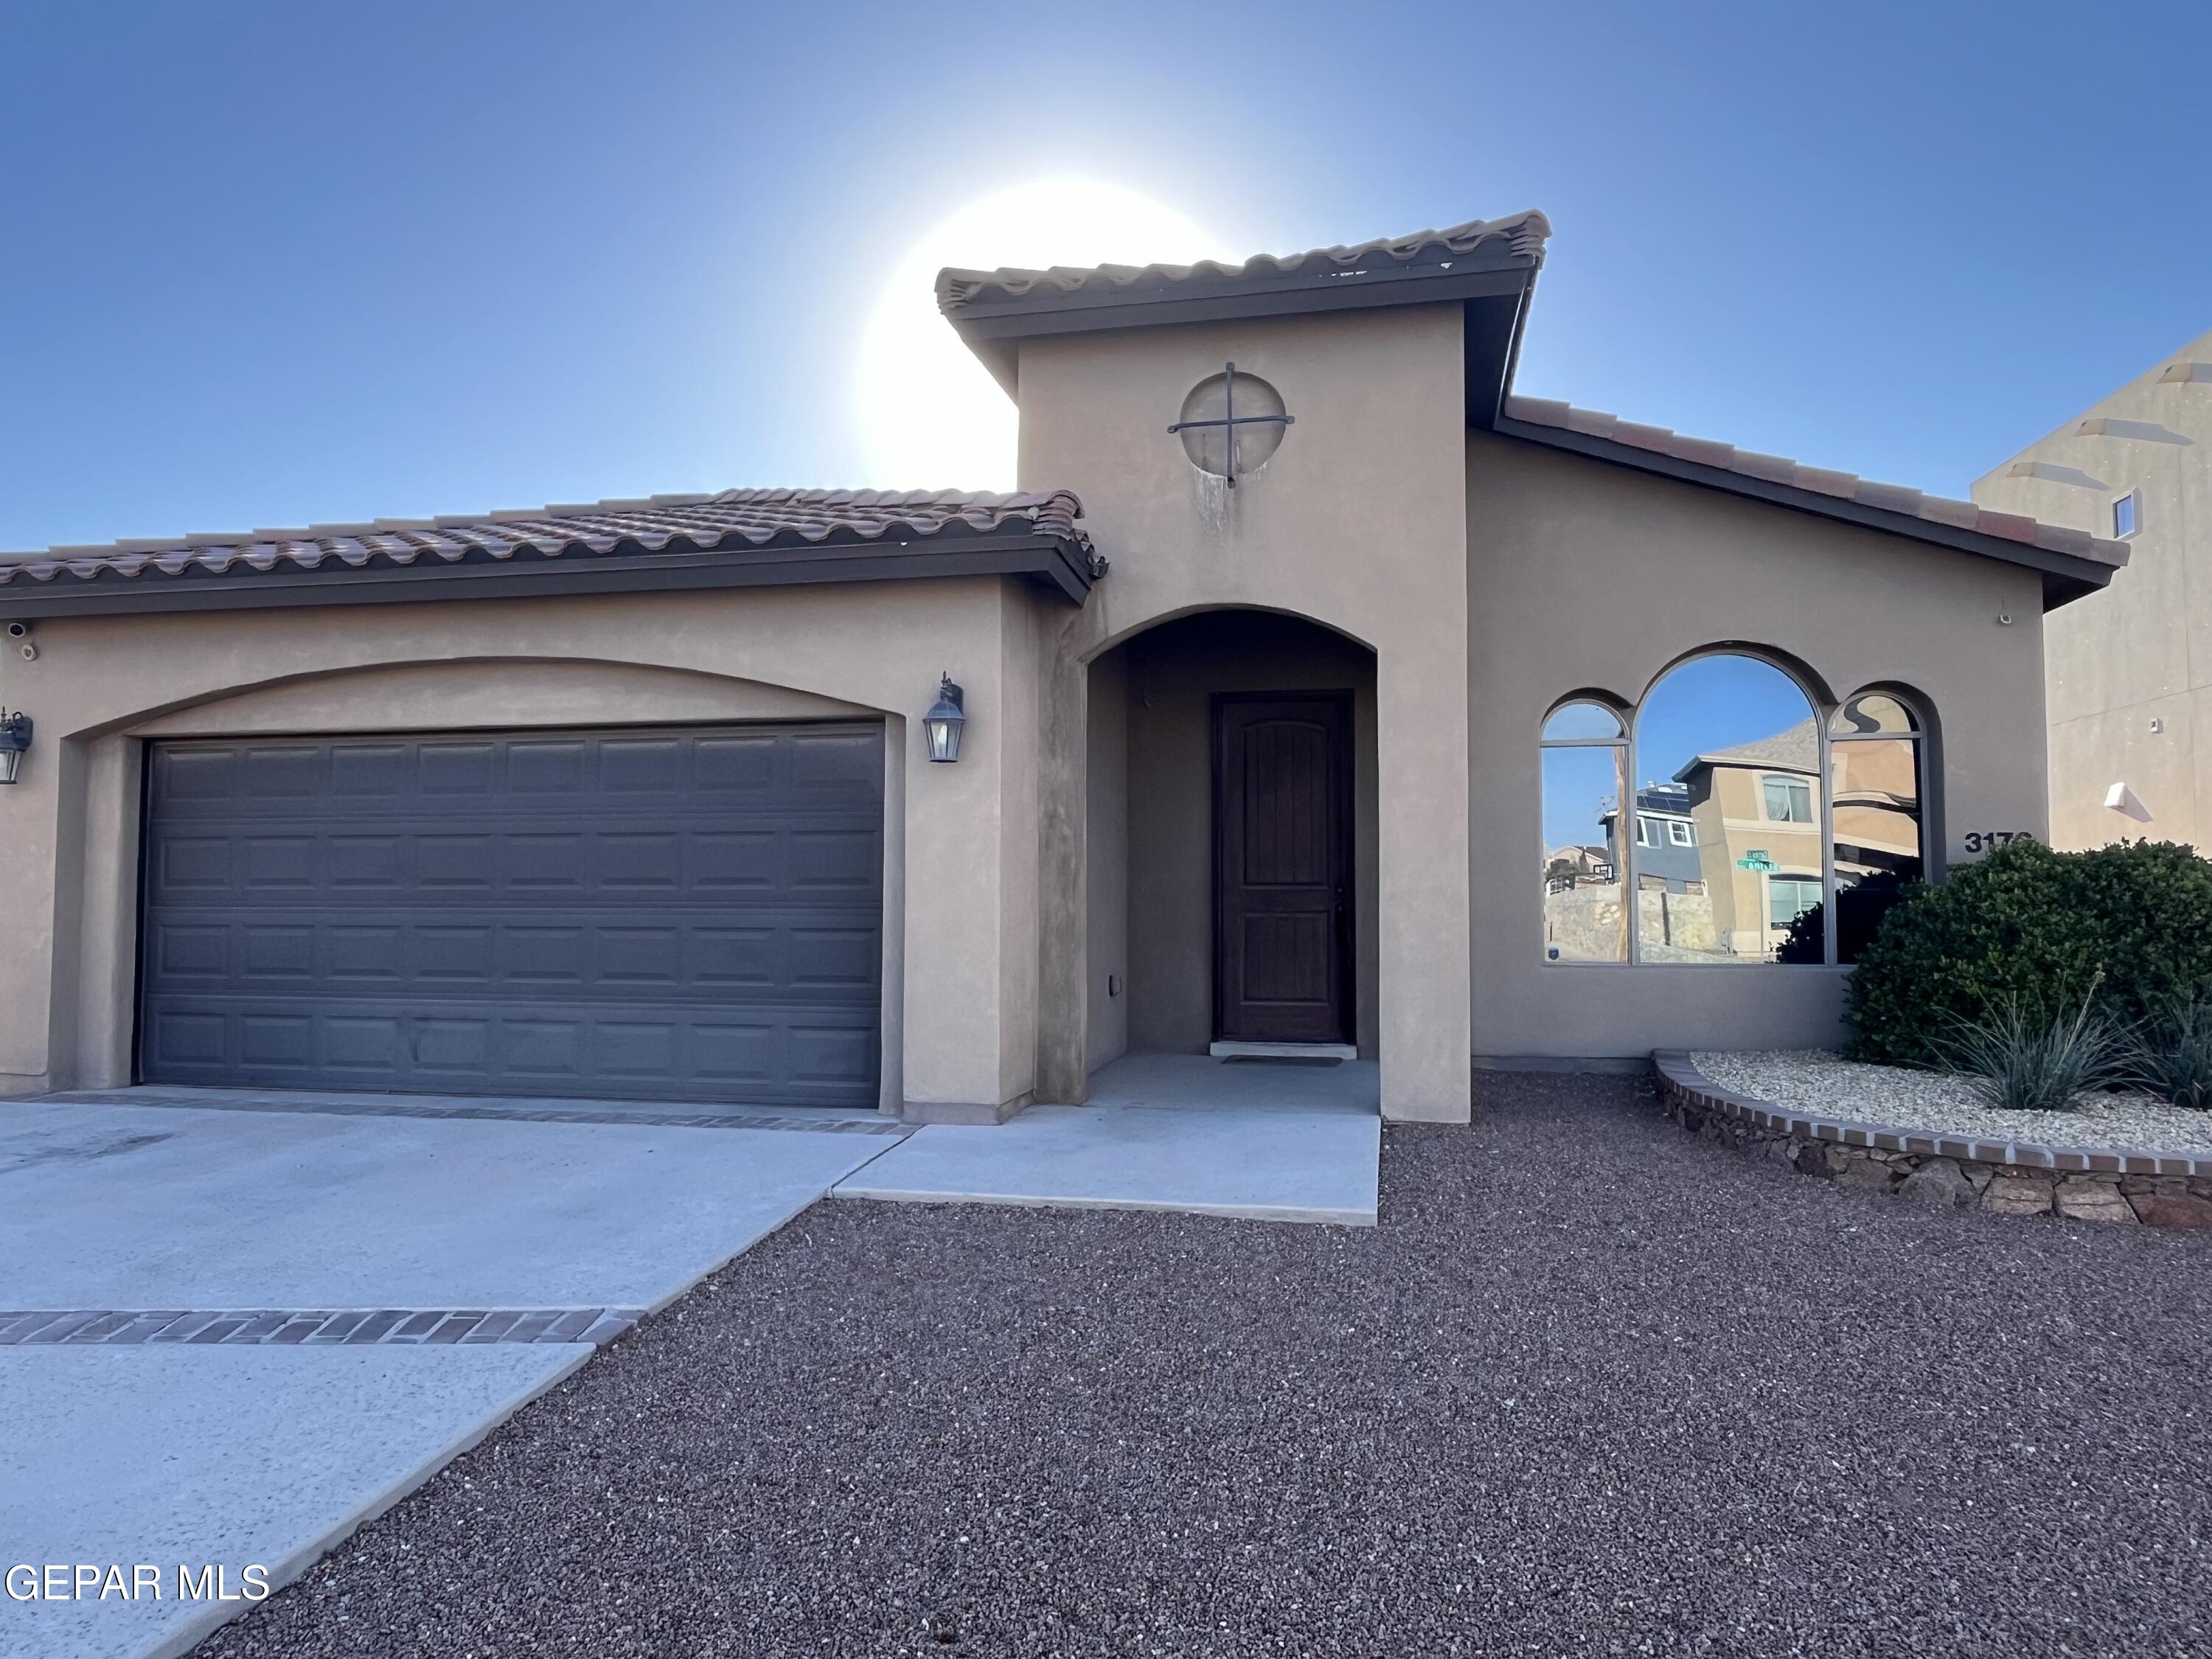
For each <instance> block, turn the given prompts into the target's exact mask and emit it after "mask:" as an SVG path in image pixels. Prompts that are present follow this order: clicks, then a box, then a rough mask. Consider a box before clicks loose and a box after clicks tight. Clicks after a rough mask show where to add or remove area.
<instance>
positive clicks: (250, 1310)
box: [0, 1090, 904, 1659]
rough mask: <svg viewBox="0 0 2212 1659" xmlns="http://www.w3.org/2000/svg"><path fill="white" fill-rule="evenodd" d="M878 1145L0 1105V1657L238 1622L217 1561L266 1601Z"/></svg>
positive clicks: (728, 1133) (770, 1120)
mask: <svg viewBox="0 0 2212 1659" xmlns="http://www.w3.org/2000/svg"><path fill="white" fill-rule="evenodd" d="M903 1133H904V1132H903V1131H902V1130H901V1129H900V1128H899V1127H897V1126H896V1125H893V1124H890V1123H887V1122H885V1121H883V1120H881V1119H879V1118H876V1117H873V1116H872V1115H865V1114H839V1113H815V1112H810V1113H769V1112H760V1111H743V1112H740V1111H735V1110H732V1111H730V1112H723V1113H716V1112H702V1111H700V1110H698V1109H695V1108H684V1107H671V1108H666V1109H652V1108H644V1109H640V1108H636V1107H632V1106H628V1105H619V1106H606V1107H594V1106H592V1105H590V1104H588V1103H576V1102H561V1103H551V1102H546V1103H511V1102H509V1103H485V1102H471V1101H437V1100H426V1099H420V1098H416V1099H409V1100H405V1101H391V1100H382V1099H379V1098H378V1097H270V1096H258V1095H251V1094H240V1095H224V1094H220V1093H215V1092H212V1091H177V1090H169V1091H160V1090H129V1091H118V1092H114V1093H108V1094H99V1095H78V1096H59V1097H49V1098H47V1099H45V1100H41V1101H36V1102H27V1103H21V1102H19V1103H0V1423H4V1424H5V1425H7V1426H8V1432H7V1434H6V1435H5V1437H4V1438H0V1569H11V1570H12V1569H15V1568H18V1567H23V1568H36V1569H39V1570H40V1572H39V1573H38V1574H37V1575H30V1574H27V1573H24V1572H15V1571H11V1572H10V1574H9V1581H8V1595H7V1596H6V1597H5V1598H4V1599H0V1651H4V1652H6V1653H8V1654H9V1655H11V1656H22V1659H30V1656H40V1659H46V1656H54V1659H59V1656H70V1659H90V1656H148V1655H166V1654H173V1653H179V1652H182V1651H184V1650H185V1649H186V1648H189V1647H190V1646H191V1644H193V1643H194V1642H195V1641H196V1640H197V1639H198V1638H199V1637H200V1636H202V1635H204V1633H205V1632H207V1631H208V1630H209V1629H210V1628H212V1627H213V1626H215V1625H216V1624H219V1623H221V1622H222V1620H225V1619H227V1618H228V1617H230V1616H232V1615H233V1614H234V1613H237V1612H239V1611H240V1610H241V1608H242V1607H245V1606H246V1605H248V1603H247V1602H246V1601H241V1600H235V1599H234V1600H230V1601H223V1600H222V1599H220V1597H221V1595H222V1593H223V1591H225V1590H226V1589H227V1590H228V1593H229V1594H230V1595H232V1596H233V1597H237V1596H239V1595H241V1594H242V1593H243V1592H244V1591H245V1589H246V1587H247V1585H248V1584H249V1583H252V1582H253V1581H250V1580H249V1579H248V1578H247V1577H246V1568H247V1567H249V1566H258V1567H261V1568H264V1569H265V1570H266V1572H265V1576H266V1580H267V1582H268V1583H270V1584H276V1583H283V1582H284V1581H285V1580H286V1579H287V1578H289V1577H291V1576H292V1575H293V1574H295V1573H296V1572H297V1571H300V1570H301V1568H302V1567H304V1566H305V1565H307V1564H308V1563H309V1562H311V1561H313V1559H315V1558H316V1557H318V1556H319V1555H320V1554H321V1553H323V1552H324V1551H325V1549H327V1548H328V1547H330V1545H331V1543H332V1542H334V1541H336V1540H337V1539H338V1538H340V1537H342V1536H343V1535H344V1534H345V1533H347V1532H348V1531H349V1530H350V1529H351V1528H353V1527H355V1526H356V1525H357V1524H358V1523H359V1522H361V1521H362V1519H363V1518H364V1517H366V1516H371V1515H374V1514H376V1513H378V1512H379V1511H380V1510H383V1509H384V1508H386V1507H387V1506H388V1505H389V1504H392V1503H393V1502H394V1501H396V1500H397V1499H398V1498H400V1497H401V1496H403V1495H404V1493H406V1492H409V1491H410V1490H412V1489H413V1488H414V1487H415V1486H417V1485H419V1484H420V1483H421V1482H422V1480H424V1479H426V1478H427V1477H428V1475H429V1474H431V1473H432V1472H434V1471H435V1469H436V1468H439V1467H440V1466H441V1465H442V1464H443V1463H445V1462H447V1460H448V1459H450V1458H451V1457H453V1455H455V1454H456V1453H457V1452H459V1451H460V1450H462V1449H465V1448H466V1447H467V1446H469V1445H470V1444H471V1443H474V1441H475V1440H477V1438H478V1437H481V1436H482V1435H483V1434H484V1433H485V1432H486V1431H489V1429H490V1428H491V1427H492V1426H493V1425H495V1424H497V1423H498V1422H500V1421H501V1420H502V1419H505V1418H506V1417H507V1416H508V1415H509V1414H510V1413H513V1411H514V1410H515V1409H516V1408H517V1407H520V1405H522V1404H523V1403H524V1402H525V1401H528V1400H530V1399H532V1397H534V1396H535V1395H538V1394H539V1393H542V1392H543V1391H544V1389H548V1388H550V1387H551V1386H552V1385H553V1384H555V1383H557V1382H559V1381H560V1380H561V1379H562V1377H563V1376H566V1375H567V1374H568V1372H569V1371H571V1370H574V1368H575V1367H576V1366H578V1365H579V1364H582V1363H583V1361H584V1360H585V1359H586V1358H587V1357H588V1356H589V1355H590V1354H591V1352H592V1348H593V1346H595V1345H596V1344H597V1343H599V1342H601V1341H604V1340H608V1339H609V1338H610V1337H611V1336H612V1335H614V1334H619V1332H620V1331H621V1330H623V1329H624V1328H627V1326H628V1324H629V1322H630V1321H632V1320H634V1319H635V1317H637V1316H638V1315H639V1314H641V1313H642V1312H645V1311H649V1310H653V1309H654V1308H657V1307H659V1306H660V1305H662V1304H665V1303H667V1302H669V1301H671V1300H672V1299H673V1298H674V1297H677V1296H678V1294H680V1293H681V1292H682V1291H684V1290H685V1289H687V1288H688V1287H689V1286H690V1285H692V1284H694V1283H696V1281H697V1280H698V1279H701V1278H702V1277H704V1276H705V1275H706V1274H708V1273H711V1272H712V1271H713V1270H714V1268H715V1267H718V1266H720V1264H721V1263H723V1262H725V1261H728V1260H729V1259H730V1258H731V1257H732V1256H733V1255H737V1254H738V1253H739V1252H740V1251H742V1250H744V1249H745V1248H746V1247H747V1246H749V1245H750V1244H751V1243H754V1242H755V1241H756V1240H757V1239H759V1238H760V1237H763V1235H764V1234H766V1233H768V1232H769V1231H772V1230H774V1229H775V1227H777V1226H779V1225H781V1224H782V1223H783V1222H784V1221H786V1220H787V1219H788V1218H790V1217H792V1216H793V1215H795V1214H796V1213H798V1212H799V1211H800V1210H803V1209H805V1207H806V1206H808V1205H810V1204H811V1203H812V1202H813V1201H814V1200H816V1199H817V1198H819V1197H820V1196H821V1195H822V1194H823V1193H824V1192H826V1191H827V1190H828V1189H829V1188H830V1187H832V1186H833V1185H835V1184H836V1182H838V1181H840V1180H842V1178H844V1177H845V1176H848V1175H849V1174H851V1173H853V1172H854V1170H858V1169H859V1168H860V1167H861V1166H862V1165H864V1164H866V1163H867V1162H868V1161H869V1160H870V1159H872V1158H874V1157H875V1156H876V1155H877V1154H878V1153H880V1152H884V1151H885V1150H886V1149H887V1148H889V1147H890V1146H895V1145H896V1144H897V1141H898V1140H899V1139H900V1138H901V1137H902V1134H903ZM49 1566H55V1567H64V1568H66V1569H68V1571H66V1572H65V1573H64V1574H63V1575H61V1578H60V1579H59V1580H56V1579H54V1578H53V1577H52V1575H48V1574H46V1572H45V1569H46V1568H47V1567H49ZM210 1566H211V1567H214V1568H216V1569H217V1570H218V1573H217V1576H216V1578H215V1579H214V1581H213V1583H211V1584H210V1583H209V1581H208V1580H207V1579H206V1578H205V1577H204V1576H203V1575H202V1569H204V1568H205V1567H210ZM111 1567H116V1568H119V1569H120V1570H121V1571H120V1572H119V1574H110V1573H109V1571H108V1569H109V1568H111ZM87 1568H92V1569H96V1570H97V1582H96V1583H94V1582H92V1581H89V1580H88V1579H87V1577H86V1575H85V1571H84V1569H87ZM135 1569H145V1570H147V1571H145V1572H142V1573H137V1574H136V1575H135V1576H134V1570H135ZM179 1569H185V1570H186V1574H185V1583H184V1584H183V1585H182V1586H181V1587H180V1584H179ZM33 1584H35V1586H36V1588H35V1589H33ZM58 1584H62V1585H65V1588H64V1589H62V1593H61V1595H59V1597H58V1599H49V1596H50V1595H52V1593H53V1591H54V1590H55V1589H56V1588H57V1585H58ZM156 1589H158V1598H157V1596H156V1595H155V1591H156ZM203 1589H205V1590H207V1591H208V1595H206V1596H204V1597H201V1596H199V1595H197V1592H199V1591H201V1590H203ZM103 1591H105V1592H106V1593H105V1594H104V1595H103V1594H102V1592H103ZM27 1592H28V1593H27Z"/></svg>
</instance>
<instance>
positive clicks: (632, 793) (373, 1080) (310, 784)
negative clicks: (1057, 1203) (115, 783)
mask: <svg viewBox="0 0 2212 1659" xmlns="http://www.w3.org/2000/svg"><path fill="white" fill-rule="evenodd" d="M883 763H884V753H883V730H882V728H881V727H880V726H872V725H813V724H793V725H781V726H733V727H724V728H698V729H690V728H686V729H683V730H676V731H657V732H641V731H635V730H617V731H606V732H513V733H469V734H465V735H439V736H423V737H361V738H332V739H305V738H300V739H292V738H287V739H258V740H236V741H202V742H189V743H169V744H156V745H155V746H154V748H153V751H152V755H151V758H150V762H149V777H148V793H147V802H148V805H147V839H146V873H145V916H144V930H143V937H144V950H143V1006H142V1012H141V1018H140V1053H141V1067H142V1070H143V1074H144V1075H145V1077H146V1079H147V1080H148V1081H149V1082H156V1083H188V1084H210V1085H240V1086H255V1087H280V1088H281V1087H299V1088H320V1089H391V1090H402V1091H416V1092H430V1093H468V1094H490V1095H505V1096H590V1097H606V1098H631V1099H649V1100H703V1101H714V1102H739V1103H762V1104H818V1105H836V1106H873V1105H875V1104H876V1103H877V1079H878V1045H879V1038H878V1029H879V1024H878V1010H879V1006H880V999H881V964H882V940H883Z"/></svg>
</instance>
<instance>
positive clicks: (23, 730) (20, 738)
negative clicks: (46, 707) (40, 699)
mask: <svg viewBox="0 0 2212 1659" xmlns="http://www.w3.org/2000/svg"><path fill="white" fill-rule="evenodd" d="M30 746H31V717H30V716H29V715H28V714H9V712H8V711H7V710H6V709H4V708H0V784H7V783H13V782H15V775H16V774H17V773H18V772H20V771H21V770H22V767H23V751H24V750H27V749H28V748H29V747H30Z"/></svg>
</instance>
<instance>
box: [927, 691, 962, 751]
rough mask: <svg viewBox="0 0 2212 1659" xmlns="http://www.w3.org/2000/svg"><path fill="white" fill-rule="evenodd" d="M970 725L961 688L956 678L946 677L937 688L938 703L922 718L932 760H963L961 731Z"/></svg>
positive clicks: (931, 706)
mask: <svg viewBox="0 0 2212 1659" xmlns="http://www.w3.org/2000/svg"><path fill="white" fill-rule="evenodd" d="M967 724H968V716H967V715H965V714H963V713H961V693H960V688H959V687H958V686H957V685H955V684H953V683H952V676H951V675H950V674H947V675H945V676H944V678H943V680H942V683H941V684H939V686H938V688H937V701H936V702H934V703H933V704H931V705H930V709H929V712H928V713H927V714H924V715H923V716H922V717H921V729H922V732H923V733H924V734H925V735H926V736H927V738H928V739H929V757H930V759H932V760H933V761H957V760H958V759H959V758H960V728H961V727H963V726H965V725H967Z"/></svg>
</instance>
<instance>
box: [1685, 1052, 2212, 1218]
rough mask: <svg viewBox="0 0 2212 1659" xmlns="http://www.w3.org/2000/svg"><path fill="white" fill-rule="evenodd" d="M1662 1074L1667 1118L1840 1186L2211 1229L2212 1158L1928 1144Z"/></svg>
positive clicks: (1947, 1140) (1961, 1204)
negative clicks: (1787, 1108)
mask: <svg viewBox="0 0 2212 1659" xmlns="http://www.w3.org/2000/svg"><path fill="white" fill-rule="evenodd" d="M1651 1066H1652V1070H1653V1071H1654V1072H1655V1073H1656V1074H1657V1076H1658V1080H1659V1094H1660V1098H1661V1099H1662V1101H1663V1102H1664V1103H1665V1106H1666V1110H1667V1115H1668V1116H1669V1117H1671V1118H1673V1119H1674V1121H1676V1122H1678V1123H1680V1124H1681V1125H1682V1126H1683V1127H1685V1128H1687V1129H1690V1130H1692V1131H1694V1132H1696V1133H1699V1134H1701V1135H1703V1136H1705V1138H1706V1139H1713V1140H1724V1141H1727V1142H1728V1143H1729V1144H1730V1145H1731V1146H1735V1148H1736V1149H1737V1150H1739V1151H1741V1152H1753V1153H1757V1154H1759V1155H1760V1156H1763V1157H1765V1158H1771V1159H1773V1160H1774V1161H1775V1162H1777V1163H1781V1164H1788V1165H1790V1167H1791V1168H1792V1169H1795V1170H1798V1171H1799V1172H1801V1173H1802V1174H1807V1175H1818V1176H1825V1177H1826V1178H1827V1179H1829V1180H1831V1181H1834V1182H1838V1184H1840V1185H1844V1186H1848V1187H1855V1188H1861V1189H1863V1190H1867V1191H1874V1192H1891V1193H1897V1194H1899V1195H1901V1196H1904V1197H1908V1198H1912V1199H1915V1200H1919V1201H1922V1202H1923V1203H1927V1204H1929V1205H1932V1206H1936V1207H1954V1208H1965V1207H1967V1206H1970V1205H1972V1206H1977V1207H1979V1208H1981V1209H1984V1210H1990V1211H1994V1212H1998V1213H2001V1214H2006V1215H2045V1214H2050V1213H2052V1212H2056V1213H2057V1214H2060V1215H2065V1216H2070V1217H2073V1218H2076V1219H2080V1220H2096V1221H2140V1222H2144V1223H2147V1224H2148V1225H2152V1226H2163V1227H2203V1228H2212V1155H2202V1156H2190V1155H2184V1154H2179V1153H2172V1152H2140V1151H2134V1150H2130V1149H2126V1148H2119V1147H2092V1146H2052V1145H2046V1144H2045V1143H2043V1142H2041V1141H2027V1140H1980V1139H1971V1138H1966V1137H1960V1136H1955V1135H1943V1134H1937V1133H1933V1132H1929V1133H1915V1132H1913V1131H1911V1130H1905V1129H1894V1128H1888V1127H1883V1126H1881V1125H1878V1124H1872V1123H1854V1122H1851V1121H1849V1120H1847V1119H1844V1118H1828V1117H1820V1116H1815V1115H1811V1114H1808V1113H1804V1112H1793V1111H1788V1110H1785V1109H1784V1108H1782V1107H1780V1106H1778V1105H1776V1104H1775V1103H1773V1102H1772V1101H1768V1100H1760V1099H1758V1098H1756V1097H1753V1096H1750V1095H1744V1094H1739V1093H1737V1092H1736V1091H1734V1090H1732V1089H1727V1088H1723V1087H1722V1086H1721V1085H1719V1084H1717V1083H1716V1082H1714V1081H1713V1080H1712V1079H1711V1078H1709V1077H1707V1076H1706V1075H1705V1073H1703V1072H1701V1071H1699V1069H1698V1067H1697V1066H1696V1064H1695V1062H1693V1061H1692V1060H1691V1058H1690V1055H1689V1053H1688V1051H1687V1050H1686V1049H1680V1048H1662V1049H1660V1050H1659V1051H1657V1052H1656V1053H1655V1054H1653V1055H1652V1056H1651Z"/></svg>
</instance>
